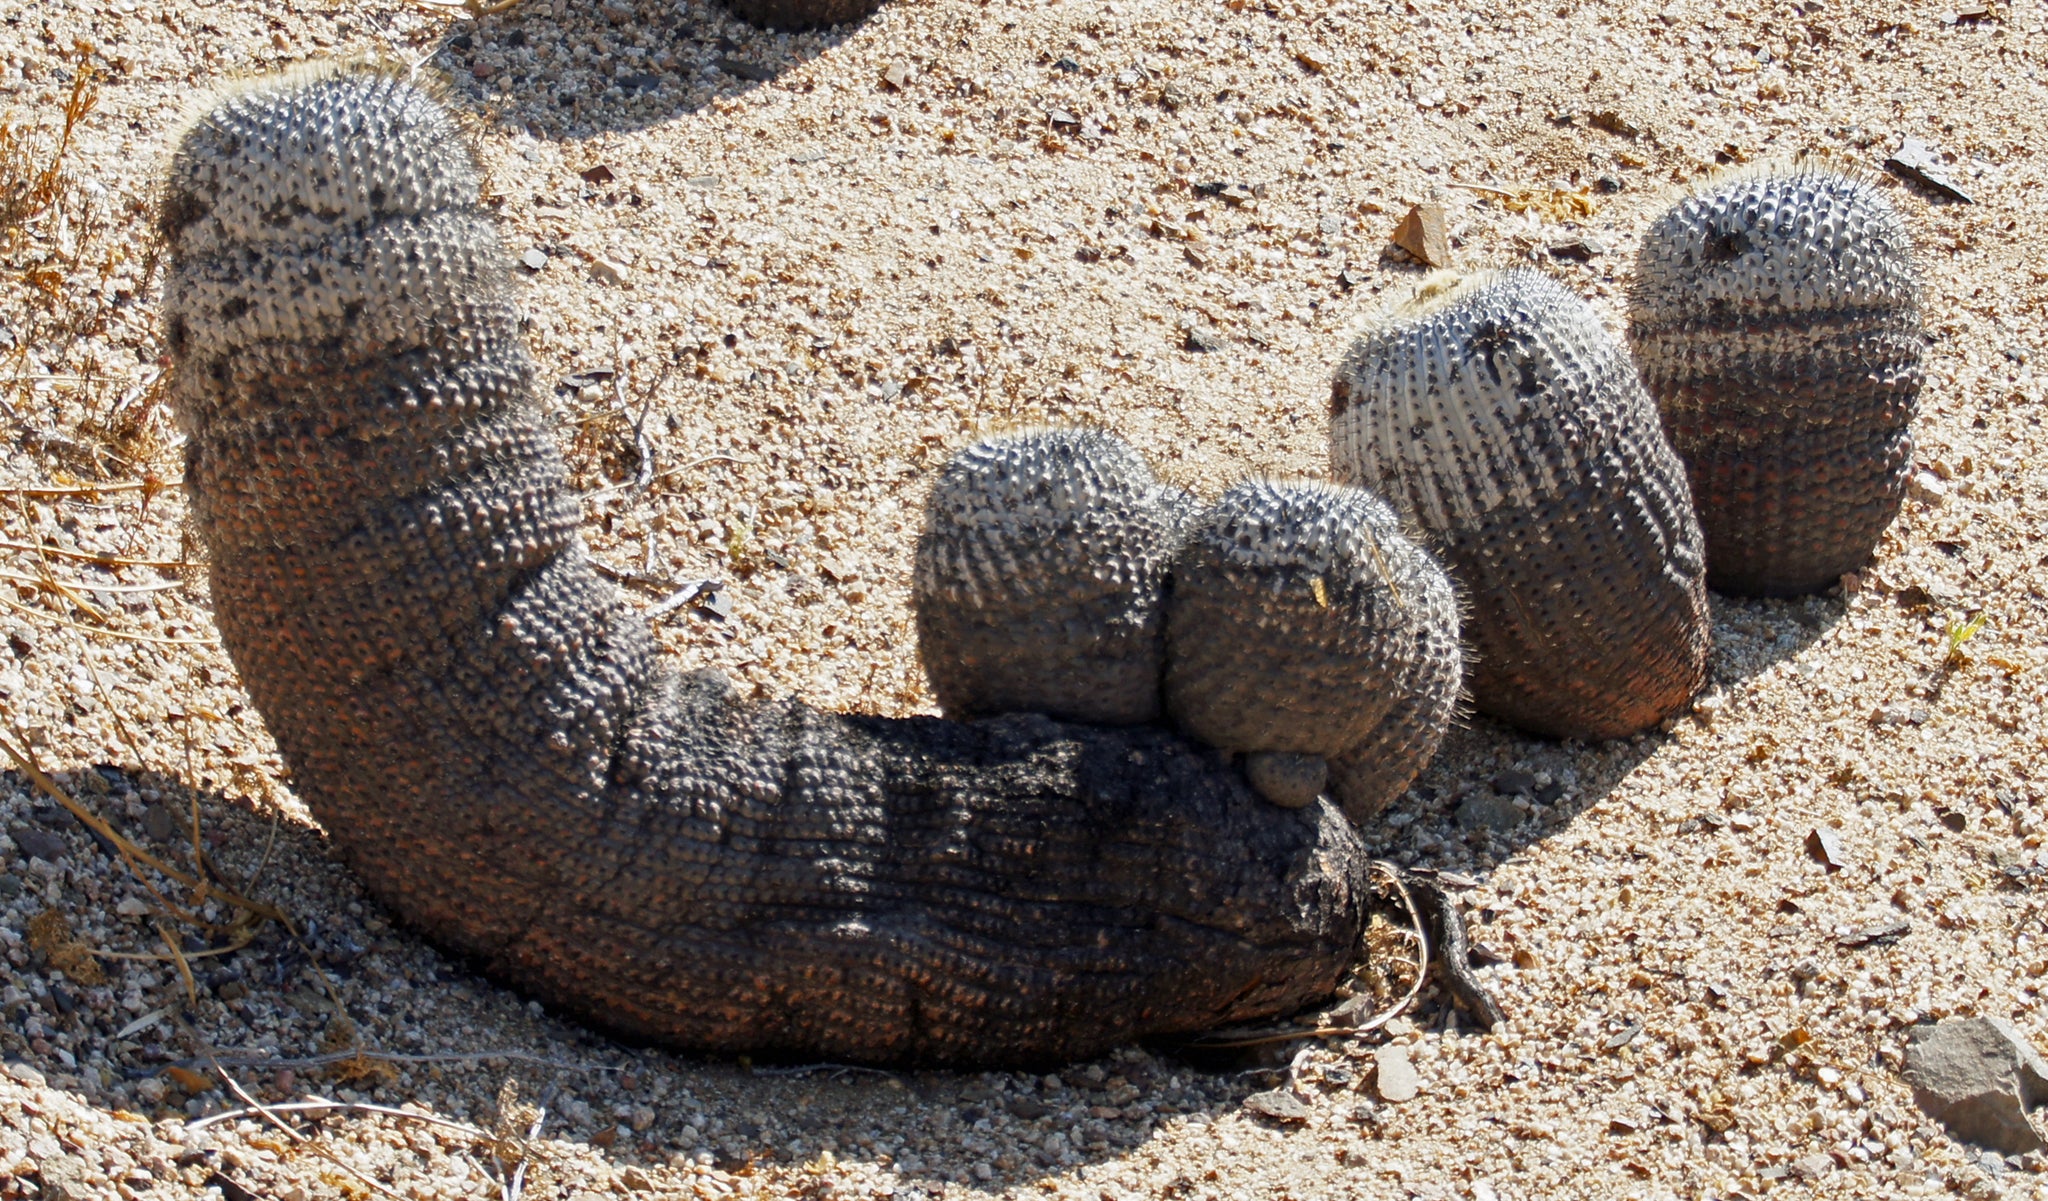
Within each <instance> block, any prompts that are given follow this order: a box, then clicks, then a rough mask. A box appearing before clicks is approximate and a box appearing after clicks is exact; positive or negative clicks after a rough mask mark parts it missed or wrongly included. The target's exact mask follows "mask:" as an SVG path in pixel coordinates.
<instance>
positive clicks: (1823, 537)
mask: <svg viewBox="0 0 2048 1201" xmlns="http://www.w3.org/2000/svg"><path fill="white" fill-rule="evenodd" d="M1925 341H1926V340H1925V337H1924V335H1923V334H1922V332H1921V325H1920V300H1919V277H1918V274H1917V272H1916V271H1915V269H1914V265H1913V244H1912V235H1911V233H1910V231H1909V230H1908V229H1907V228H1906V224H1905V222H1904V221H1903V220H1901V219H1900V217H1899V215H1898V212H1897V211H1896V210H1895V209H1893V208H1892V206H1891V204H1890V202H1889V201H1887V200H1886V199H1885V198H1884V195H1883V193H1882V192H1881V191H1880V190H1879V188H1878V184H1877V181H1876V180H1875V179H1874V178H1873V177H1871V176H1870V175H1868V174H1867V173H1865V172H1864V171H1862V170H1860V169H1858V168H1854V167H1848V166H1843V165H1840V164H1836V163H1834V162H1832V161H1830V160H1827V159H1825V158H1815V157H1807V158H1801V159H1796V160H1793V161H1791V162H1787V163H1774V164H1766V165H1764V166H1761V167H1744V168H1739V169H1737V170H1734V171H1731V172H1728V173H1725V174H1720V175H1714V176H1709V177H1708V178H1707V179H1705V180H1704V181H1702V182H1701V183H1700V184H1698V185H1697V186H1695V187H1694V188H1692V189H1691V190H1690V191H1689V192H1687V193H1686V195H1685V196H1684V197H1683V198H1681V199H1680V200H1679V201H1678V202H1677V203H1676V204H1674V205H1672V206H1671V208H1670V209H1669V210H1668V211H1666V212H1665V213H1664V214H1663V215H1662V216H1660V217H1659V218H1658V219H1657V220H1656V221H1655V222H1653V223H1652V224H1651V226H1650V229H1649V231H1648V232H1647V233H1646V234H1645V235H1644V236H1643V244H1642V249H1641V251H1640V252H1639V254H1638V255H1637V258H1636V278H1635V285H1634V287H1633V289H1632V291H1631V293H1630V297H1629V344H1630V346H1631V347H1632V348H1633V350H1634V352H1635V357H1636V363H1637V365H1638V366H1639V367H1640V368H1641V369H1642V374H1643V381H1644V383H1645V384H1646V385H1648V387H1649V390H1650V393H1651V395H1652V396H1654V397H1655V398H1656V401H1657V405H1658V407H1659V409H1660V410H1661V412H1662V414H1663V421H1664V429H1665V431H1666V432H1667V433H1668V434H1669V435H1670V437H1671V441H1672V444H1673V446H1675V447H1676V448H1677V450H1678V453H1679V456H1680V457H1681V458H1683V459H1684V460H1685V464H1686V469H1687V472H1688V474H1689V475H1690V477H1691V482H1692V492H1693V499H1694V501H1695V502H1696V504H1697V505H1698V507H1699V515H1700V523H1701V525H1702V527H1703V528H1704V529H1705V532H1706V539H1707V580H1708V582H1709V583H1710V584H1712V585H1713V586H1714V587H1715V588H1717V589H1720V590H1722V591H1725V592H1732V593H1739V594H1743V595H1754V596H1789V595H1797V594H1800V593H1808V592H1817V591H1819V590H1821V589H1823V588H1826V587H1828V586H1829V585H1830V584H1833V583H1834V582H1835V580H1836V579H1837V578H1838V577H1840V576H1841V575H1842V574H1843V573H1844V572H1847V571H1852V570H1854V569H1855V568H1857V567H1859V566H1861V565H1862V564H1863V563H1864V562H1865V561H1866V560H1867V559H1868V558H1869V557H1870V553H1871V550H1872V549H1873V548H1874V547H1875V546H1876V545H1877V540H1878V538H1879V536H1880V535H1882V534H1883V533H1884V530H1885V527H1886V526H1888V525H1890V524H1891V521H1892V519H1893V518H1894V517H1895V516H1897V514H1898V511H1899V506H1900V504H1901V503H1902V502H1903V500H1904V498H1905V493H1906V478H1907V476H1908V475H1909V474H1910V473H1911V471H1912V465H1913V436H1912V418H1913V413H1914V410H1915V408H1916V407H1917V404H1918V398H1919V394H1920V386H1921V380H1922V375H1923V372H1922V368H1921V355H1922V352H1923V350H1924V347H1925Z"/></svg>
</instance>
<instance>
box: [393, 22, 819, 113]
mask: <svg viewBox="0 0 2048 1201" xmlns="http://www.w3.org/2000/svg"><path fill="white" fill-rule="evenodd" d="M856 28H858V26H857V25H848V26H830V27H826V28H823V29H816V30H808V31H803V32H785V31H780V30H770V29H762V28H757V27H755V26H753V25H749V24H747V23H746V22H745V21H742V20H740V19H739V18H738V17H736V16H734V15H732V14H731V13H729V12H727V11H726V10H725V9H723V8H721V7H719V6H718V5H716V4H714V3H710V2H709V0H605V2H604V3H601V4H590V3H568V2H566V0H555V2H554V3H553V4H550V3H548V2H547V0H526V2H525V3H521V4H517V5H515V6H513V7H512V8H510V9H508V10H506V11H505V12H503V13H497V14H490V15H485V16H480V17H477V18H475V19H472V20H463V21H458V22H456V23H455V24H453V25H451V26H450V27H449V28H448V30H447V32H446V33H445V34H444V35H443V36H442V39H441V42H440V44H439V45H438V46H437V47H436V48H435V51H434V54H433V57H432V58H431V60H430V62H431V64H432V66H433V67H434V68H435V69H436V70H438V71H440V72H441V73H442V74H443V75H444V76H445V77H446V78H447V80H448V82H449V85H450V87H451V88H452V90H453V91H454V92H455V93H456V95H457V96H458V97H459V98H461V99H462V100H463V101H464V102H465V103H466V106H467V107H468V108H470V109H471V111H473V112H478V113H481V114H483V118H484V120H485V121H486V122H487V123H488V124H490V125H493V126H495V127H498V128H501V129H506V130H523V131H525V132H526V133H528V134H530V135H532V136H533V137H535V138H539V139H542V140H549V141H581V140H584V139H588V138H592V137H596V136H599V135H603V134H607V133H630V132H633V131H636V130H641V129H646V128H649V127H651V126H655V125H660V124H663V123H665V122H668V121H671V120H673V119H674V118H676V117H679V116H686V115H688V114H691V113H696V112H699V111H701V110H703V109H706V108H709V107H711V106H712V105H714V104H716V103H717V102H719V101H721V100H730V99H733V98H735V97H738V96H742V95H745V94H746V93H748V92H751V91H753V90H755V89H757V88H761V87H763V86H765V85H767V84H771V83H774V82H775V81H777V80H778V79H780V78H782V76H783V75H784V74H786V73H787V72H789V71H790V70H792V69H794V68H797V67H800V66H802V65H803V64H804V63H807V62H809V61H810V60H811V59H814V58H816V57H818V56H819V55H822V54H824V53H826V52H827V51H829V50H831V49H832V48H834V47H836V46H838V45H839V44H840V43H842V42H844V41H845V40H846V39H847V38H848V37H850V36H852V34H853V32H854V31H855V29H856Z"/></svg>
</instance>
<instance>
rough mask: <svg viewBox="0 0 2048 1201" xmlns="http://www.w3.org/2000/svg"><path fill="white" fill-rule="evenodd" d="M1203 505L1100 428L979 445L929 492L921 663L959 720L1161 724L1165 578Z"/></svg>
mask: <svg viewBox="0 0 2048 1201" xmlns="http://www.w3.org/2000/svg"><path fill="white" fill-rule="evenodd" d="M1192 509H1193V502H1192V500H1191V499H1190V498H1189V497H1188V496H1187V494H1185V493H1183V492H1181V491H1180V490H1178V489H1176V488H1172V487H1168V486H1166V485H1162V484H1160V483H1159V482H1158V481H1157V480H1155V479H1154V478H1153V476H1152V470H1151V468H1149V467H1148V466H1146V464H1145V461H1144V459H1143V458H1142V457H1140V456H1139V454H1138V452H1137V451H1136V450H1134V449H1132V448H1131V446H1130V444H1129V443H1126V442H1124V441H1123V440H1122V439H1121V438H1118V437H1116V436H1115V435H1113V434H1108V433H1104V432H1102V431H1100V430H1089V429H1064V430H1037V431H1031V432H1025V433H1017V434H1010V435H1005V436H1002V437H996V438H990V439H988V440H986V441H983V442H977V443H975V444H974V445H972V446H969V447H967V448H966V449H964V450H962V451H960V452H959V453H958V454H956V455H954V456H953V458H952V459H951V461H949V462H948V463H947V464H946V466H945V468H944V469H943V470H942V471H941V472H940V473H939V478H938V481H937V482H936V483H935V484H934V485H933V486H932V493H931V499H930V500H929V501H928V502H927V503H926V505H925V523H924V531H923V533H922V534H921V535H920V536H919V538H918V542H917V563H916V570H915V575H914V577H913V582H912V604H913V606H914V608H915V609H916V612H917V632H918V654H919V657H920V658H921V659H922V660H923V662H924V668H925V675H926V677H927V678H928V679H929V680H930V682H931V686H932V692H933V694H934V695H935V696H936V697H937V698H938V701H939V707H940V708H941V709H942V710H943V711H944V712H945V713H946V714H947V716H949V717H956V718H967V717H983V716H989V715H993V714H998V713H1016V712H1029V713H1047V714H1051V715H1053V716H1055V717H1064V718H1068V719H1071V720H1076V721H1092V722H1098V723H1103V724H1110V725H1125V724H1134V723H1138V722H1147V721H1153V720H1156V719H1157V718H1158V716H1159V672H1160V666H1161V662H1162V655H1163V654H1164V641H1163V631H1164V622H1163V617H1162V614H1163V608H1162V606H1163V601H1164V597H1165V586H1166V573H1167V569H1168V567H1169V566H1170V565H1171V563H1172V560H1173V555H1174V552H1175V551H1176V550H1177V549H1178V547H1179V543H1180V536H1181V534H1180V531H1181V527H1182V526H1183V525H1184V524H1185V522H1186V519H1187V516H1188V514H1189V513H1190V512H1191V511H1192Z"/></svg>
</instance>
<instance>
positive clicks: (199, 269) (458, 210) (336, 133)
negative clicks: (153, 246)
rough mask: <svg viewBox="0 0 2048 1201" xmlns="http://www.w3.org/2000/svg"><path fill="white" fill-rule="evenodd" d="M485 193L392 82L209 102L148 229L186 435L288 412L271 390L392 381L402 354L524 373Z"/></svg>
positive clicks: (338, 81) (399, 83)
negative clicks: (306, 379)
mask: <svg viewBox="0 0 2048 1201" xmlns="http://www.w3.org/2000/svg"><path fill="white" fill-rule="evenodd" d="M482 181H483V172H482V169H481V167H480V166H479V165H478V162H477V158H476V155H475V153H474V151H473V150H472V149H471V146H470V142H469V139H468V136H467V133H466V131H465V130H464V129H463V128H462V127H461V125H460V124H459V123H458V122H457V120H456V119H455V117H454V116H452V115H451V113H450V111H449V110H448V108H447V107H446V106H445V105H443V104H442V103H441V102H440V100H439V99H438V97H437V96H436V95H435V94H434V92H433V90H432V89H431V88H429V87H426V86H423V85H420V84H416V83H414V82H411V81H410V80H409V79H408V78H407V77H406V76H405V74H404V73H403V72H401V71H399V70H396V69H391V68H385V67H379V66H376V65H372V64H361V63H357V64H324V65H317V66H308V67H303V68H299V69H297V70H294V71H290V72H286V73H284V74H282V75H278V76H273V77H268V78H265V79H260V80H257V81H253V82H251V83H249V84H247V85H244V86H242V87H240V88H238V89H236V90H234V91H231V92H230V93H229V94H228V95H226V96H224V97H222V98H220V99H218V100H217V101H215V102H214V103H213V104H212V106H211V107H210V108H208V109H207V110H206V111H205V113H204V114H203V115H201V116H200V117H198V118H197V119H196V120H195V121H194V122H193V123H192V124H191V125H190V126H189V128H188V129H187V130H186V132H185V134H184V136H183V137H182V138H181V140H180V141H179V144H178V149H177V152H176V153H175V155H174V156H173V158H172V159H171V163H170V167H169V171H168V173H167V176H166V178H165V181H164V185H163V202H162V205H161V209H160V213H159V218H158V229H159V232H160V234H161V235H162V237H163V239H164V242H165V245H166V248H167V249H168V250H169V252H170V260H171V263H172V265H173V269H172V270H171V272H170V273H169V274H168V275H167V276H166V280H165V286H164V311H165V314H166V319H165V327H166V328H165V335H166V341H167V343H168V344H169V348H170V350H171V353H172V355H173V357H174V359H175V360H176V362H177V364H178V366H177V375H175V376H174V380H173V389H174V392H176V393H177V395H176V397H175V399H176V401H177V410H178V413H179V417H180V420H181V421H182V422H183V423H184V425H185V427H186V429H187V431H188V432H193V431H196V430H197V429H198V428H199V427H200V426H201V425H203V424H204V423H206V422H208V421H211V420H215V419H217V418H218V419H224V420H237V419H246V418H251V417H255V416H258V415H260V414H261V413H262V412H263V411H265V410H266V408H279V407H289V406H291V405H292V404H293V403H294V401H295V400H296V399H299V398H296V397H294V396H293V395H292V391H293V390H292V389H287V388H282V387H267V386H266V385H265V384H264V380H265V379H266V378H269V379H283V378H286V377H291V376H295V375H303V374H304V373H306V372H308V371H316V372H329V373H331V372H334V371H342V370H350V369H364V370H372V371H389V370H390V369H392V368H394V367H396V366H402V365H403V362H404V361H405V360H404V359H403V356H404V355H405V354H407V353H412V354H430V355H439V356H442V357H443V359H444V360H445V361H447V362H450V363H453V362H456V361H461V360H472V359H474V360H484V361H486V362H490V363H505V364H509V363H513V362H517V363H518V364H521V365H523V364H525V363H526V361H527V360H526V351H525V349H524V346H523V344H522V343H521V342H520V339H519V336H518V329H517V322H516V313H515V311H514V308H513V298H512V293H511V286H510V283H509V272H508V270H507V260H506V258H505V254H504V248H503V244H502V242H501V241H500V239H499V237H498V234H497V231H496V229H495V227H494V226H493V224H492V222H491V218H490V215H489V214H488V213H486V212H484V211H483V210H482V208H481V206H480V192H481V186H482ZM280 355H282V356H284V357H283V358H280V357H279V356H280ZM466 370H468V371H469V372H470V374H472V375H474V374H475V372H476V369H473V368H472V369H466ZM223 372H226V373H228V376H227V377H223V378H222V379H220V380H215V379H212V378H209V377H212V376H217V375H221V373H223ZM180 377H182V378H183V379H185V380H186V381H187V382H191V383H194V384H195V386H193V387H184V388H181V387H180V386H179V385H178V383H177V380H178V378H180ZM230 377H231V378H230ZM216 383H220V384H225V385H226V386H225V387H217V386H216ZM387 399H389V400H390V402H391V403H393V404H399V405H401V406H402V405H403V404H405V403H415V404H416V403H419V402H420V400H421V397H419V396H418V395H417V394H408V395H407V396H405V397H391V398H387ZM450 407H451V411H453V410H454V409H455V408H459V406H458V405H455V404H454V402H453V398H450Z"/></svg>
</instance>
